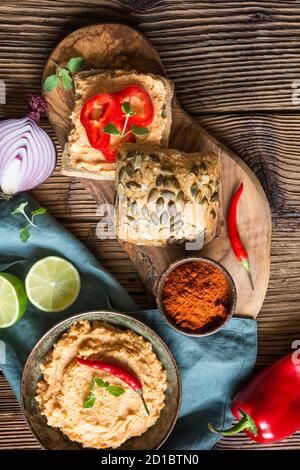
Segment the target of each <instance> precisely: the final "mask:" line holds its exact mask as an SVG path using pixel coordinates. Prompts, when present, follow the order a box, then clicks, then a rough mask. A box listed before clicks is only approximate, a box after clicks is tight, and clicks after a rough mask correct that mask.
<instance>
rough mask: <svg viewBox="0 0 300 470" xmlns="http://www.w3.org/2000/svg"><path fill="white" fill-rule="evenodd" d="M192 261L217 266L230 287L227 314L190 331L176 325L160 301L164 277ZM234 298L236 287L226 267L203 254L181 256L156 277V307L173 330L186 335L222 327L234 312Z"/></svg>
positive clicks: (201, 334) (205, 334)
mask: <svg viewBox="0 0 300 470" xmlns="http://www.w3.org/2000/svg"><path fill="white" fill-rule="evenodd" d="M192 261H197V262H201V261H203V262H205V263H209V264H211V265H212V266H215V267H216V268H218V269H219V270H220V271H221V272H222V273H223V274H224V276H225V278H226V279H227V281H228V285H229V289H230V298H229V305H228V311H227V316H226V317H225V319H224V320H223V321H222V322H220V323H217V324H215V325H212V326H207V327H203V328H202V329H201V330H199V331H192V330H188V329H184V328H181V327H180V326H179V325H177V324H176V323H175V322H174V321H173V320H172V318H171V317H170V316H169V315H168V313H167V311H166V309H165V307H164V305H163V302H162V293H163V288H164V285H165V282H166V279H167V277H168V276H169V274H170V273H171V272H172V271H173V270H174V269H176V268H177V267H178V266H181V265H183V264H187V263H190V262H192ZM236 300H237V293H236V287H235V284H234V281H233V279H232V277H231V275H230V274H229V272H228V271H227V269H225V268H224V266H222V265H221V264H220V263H218V262H217V261H214V260H213V259H211V258H207V257H205V256H201V257H200V256H199V257H189V258H188V257H187V258H182V259H180V260H178V261H175V262H174V263H172V264H170V266H169V267H168V268H166V269H165V270H164V271H163V272H162V274H161V275H160V278H159V279H158V282H157V288H156V303H157V307H158V309H159V311H160V312H161V313H162V315H163V316H164V318H165V320H166V322H167V323H168V324H169V325H170V326H171V327H172V328H173V329H174V330H176V331H178V332H179V333H182V334H184V335H188V336H208V335H212V334H213V333H216V331H219V330H220V329H221V328H223V327H224V325H226V323H227V322H228V321H229V320H230V318H231V317H232V315H233V314H234V311H235V307H236Z"/></svg>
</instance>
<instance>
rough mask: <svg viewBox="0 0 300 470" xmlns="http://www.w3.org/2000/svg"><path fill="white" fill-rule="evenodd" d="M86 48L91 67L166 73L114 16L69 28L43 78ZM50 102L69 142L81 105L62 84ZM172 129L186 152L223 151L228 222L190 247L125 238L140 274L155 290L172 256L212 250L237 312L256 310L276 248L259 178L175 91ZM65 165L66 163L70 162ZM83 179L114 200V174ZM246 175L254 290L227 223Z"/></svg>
mask: <svg viewBox="0 0 300 470" xmlns="http://www.w3.org/2000/svg"><path fill="white" fill-rule="evenodd" d="M76 56H81V57H83V58H84V60H85V64H86V67H88V68H91V69H96V70H97V69H110V68H113V69H115V68H117V69H118V68H119V69H122V67H123V68H124V67H125V68H127V67H128V66H130V67H132V68H134V69H137V70H138V71H139V72H144V73H156V74H159V75H164V74H165V71H164V69H163V65H162V63H161V60H160V58H159V56H158V54H157V52H156V51H155V49H154V48H153V47H152V45H151V44H150V43H149V42H148V41H147V39H146V38H145V37H144V36H143V35H142V34H140V33H139V32H137V31H136V30H134V29H132V28H129V27H128V26H125V25H121V24H115V23H107V24H98V25H94V26H87V27H84V28H81V29H79V30H78V31H74V32H73V33H71V34H70V35H68V36H67V37H66V38H65V39H63V41H62V42H60V43H59V44H58V45H57V47H56V48H55V49H54V51H53V52H52V54H51V56H50V57H49V60H48V61H47V63H46V65H45V69H44V72H43V77H42V82H44V80H45V79H46V78H47V77H48V76H49V75H51V74H53V73H54V70H55V65H54V64H55V63H58V64H61V65H62V66H63V65H65V64H66V63H67V62H68V60H69V59H70V58H72V57H76ZM44 96H45V99H46V100H47V103H48V108H47V109H48V110H47V114H48V117H49V121H50V123H51V124H52V126H53V129H54V132H55V134H56V136H57V139H58V141H59V143H60V145H61V147H62V148H64V145H65V143H66V142H67V139H68V134H69V132H70V129H71V120H70V115H71V112H72V109H73V106H74V99H75V93H74V92H72V91H66V90H65V89H64V88H63V87H58V89H56V90H54V91H52V92H51V93H45V94H44ZM174 101H175V103H174V104H173V109H172V129H171V134H170V141H169V147H170V148H175V149H178V150H182V151H185V152H197V151H200V152H206V153H214V154H216V155H217V156H218V157H219V160H220V167H221V181H222V197H221V217H220V225H221V230H220V234H219V236H218V237H217V238H216V239H215V240H213V241H212V242H211V243H209V244H208V245H206V246H205V247H204V249H203V250H201V251H199V250H197V251H195V250H193V251H192V252H191V251H186V250H184V247H182V248H180V247H174V246H172V247H166V248H157V247H154V246H150V247H148V246H147V247H146V246H137V245H134V244H131V243H124V244H123V247H124V249H125V251H127V252H128V254H129V256H130V258H131V260H132V261H133V263H134V264H135V266H136V268H137V270H138V271H139V273H140V275H141V278H142V279H143V281H144V282H145V284H146V286H147V287H148V291H149V290H150V295H151V294H153V295H154V296H155V291H156V283H157V280H158V278H159V276H160V274H161V273H162V271H163V270H164V269H165V268H167V267H168V266H169V265H170V263H171V262H172V261H175V260H177V259H180V258H182V257H183V256H197V255H205V256H208V257H211V258H213V259H215V260H216V261H219V262H221V263H222V264H223V266H225V268H226V269H227V270H228V271H229V272H230V274H231V275H232V277H233V279H234V281H235V285H236V289H237V306H236V315H238V316H244V317H250V318H256V316H257V315H258V313H259V311H260V308H261V306H262V303H263V301H264V297H265V293H266V289H267V285H268V281H269V262H270V260H269V251H270V238H271V220H270V210H269V204H268V201H267V199H266V196H265V194H264V192H263V190H262V188H261V186H260V183H259V181H258V180H257V178H256V177H255V175H254V174H253V173H252V172H251V171H250V170H249V168H248V167H247V166H246V165H245V164H244V163H243V161H242V160H240V159H239V158H238V157H237V156H236V155H235V154H234V153H233V152H230V151H229V150H227V149H226V148H225V147H224V145H223V144H221V143H219V142H218V141H217V140H216V139H214V138H213V137H211V136H210V134H208V133H207V132H206V131H204V130H203V129H202V128H201V127H200V126H199V125H198V123H197V122H196V121H194V120H193V119H192V118H191V117H190V116H189V115H188V114H187V113H185V112H184V111H183V109H182V108H181V106H180V105H179V104H178V103H176V97H175V99H174ZM63 172H65V169H63ZM81 181H82V184H83V185H84V186H85V187H86V188H87V189H88V191H90V192H91V194H93V196H94V198H95V200H96V201H97V202H98V203H99V204H100V203H101V202H103V198H104V199H105V200H106V201H107V202H108V203H109V204H113V201H114V194H115V191H114V182H112V181H98V180H87V179H85V178H82V180H81ZM241 181H243V183H244V186H245V189H244V193H243V197H242V198H241V201H240V203H239V208H238V218H239V228H240V232H241V233H244V234H247V250H248V255H249V259H250V263H251V271H252V276H253V282H254V285H255V291H253V290H251V288H250V284H249V279H248V277H247V274H246V272H245V270H244V268H243V267H242V265H241V264H239V263H237V262H236V259H235V257H234V254H233V252H232V250H231V248H230V243H229V240H228V236H227V230H226V220H225V219H226V212H227V209H228V206H229V202H230V199H231V197H232V194H233V191H235V189H236V188H237V187H238V185H239V184H240V182H241Z"/></svg>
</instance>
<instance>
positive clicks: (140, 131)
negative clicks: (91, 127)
mask: <svg viewBox="0 0 300 470" xmlns="http://www.w3.org/2000/svg"><path fill="white" fill-rule="evenodd" d="M122 111H123V113H124V116H125V122H124V126H123V129H122V131H121V132H120V131H119V129H118V128H117V126H116V125H115V124H114V123H113V122H109V123H108V124H107V125H106V126H105V127H103V132H104V133H105V134H111V135H118V136H120V137H125V136H126V135H127V134H129V133H132V134H134V135H139V136H141V135H147V134H148V132H149V129H148V128H147V127H139V126H134V125H131V126H130V129H129V131H127V132H126V127H127V124H128V120H129V118H130V117H131V116H134V115H135V114H136V112H135V110H134V109H133V107H132V106H131V104H130V102H129V101H124V102H123V103H122Z"/></svg>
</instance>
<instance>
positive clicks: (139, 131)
mask: <svg viewBox="0 0 300 470" xmlns="http://www.w3.org/2000/svg"><path fill="white" fill-rule="evenodd" d="M130 132H132V134H134V135H147V134H148V133H149V129H148V128H147V127H138V126H134V125H132V126H131V127H130Z"/></svg>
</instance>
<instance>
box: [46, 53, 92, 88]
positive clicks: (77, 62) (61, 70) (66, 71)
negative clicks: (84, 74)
mask: <svg viewBox="0 0 300 470" xmlns="http://www.w3.org/2000/svg"><path fill="white" fill-rule="evenodd" d="M52 62H54V64H55V66H56V71H55V73H54V74H53V75H49V77H47V78H46V80H45V81H44V91H45V92H46V93H50V91H52V90H56V88H58V85H59V84H60V83H61V84H62V86H63V87H64V89H65V90H67V91H69V90H71V89H72V88H73V85H74V80H73V77H72V74H74V73H76V72H78V70H80V69H81V68H82V67H83V65H84V59H83V58H82V57H72V58H71V59H70V60H69V61H68V62H67V65H66V66H65V67H61V66H60V65H59V64H58V63H57V62H55V61H54V60H53V59H52Z"/></svg>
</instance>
